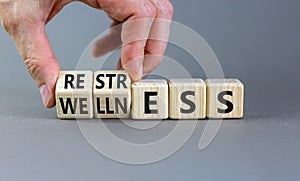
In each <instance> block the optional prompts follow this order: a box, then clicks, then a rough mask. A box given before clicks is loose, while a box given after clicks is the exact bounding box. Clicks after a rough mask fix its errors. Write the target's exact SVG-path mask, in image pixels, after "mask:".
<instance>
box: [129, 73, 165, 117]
mask: <svg viewBox="0 0 300 181" xmlns="http://www.w3.org/2000/svg"><path fill="white" fill-rule="evenodd" d="M131 90H132V110H131V116H132V118H133V119H167V118H168V83H167V81H166V80H150V79H149V80H148V79H146V80H141V81H140V82H134V83H132V86H131Z"/></svg>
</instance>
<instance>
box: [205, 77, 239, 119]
mask: <svg viewBox="0 0 300 181" xmlns="http://www.w3.org/2000/svg"><path fill="white" fill-rule="evenodd" d="M205 82H206V89H207V99H206V100H207V106H206V110H207V112H206V115H207V117H209V118H242V117H243V112H244V85H243V84H242V83H241V82H240V81H239V80H237V79H208V80H206V81H205Z"/></svg>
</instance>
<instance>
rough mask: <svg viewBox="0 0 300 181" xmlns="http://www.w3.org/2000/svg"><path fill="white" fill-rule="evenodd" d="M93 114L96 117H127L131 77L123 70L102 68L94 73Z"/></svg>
mask: <svg viewBox="0 0 300 181" xmlns="http://www.w3.org/2000/svg"><path fill="white" fill-rule="evenodd" d="M93 92H94V115H95V117H96V118H128V117H129V116H130V105H131V79H130V76H129V75H128V74H127V73H126V71H124V70H105V71H104V70H103V71H97V72H95V74H94V85H93Z"/></svg>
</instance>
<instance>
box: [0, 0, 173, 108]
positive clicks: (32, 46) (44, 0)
mask: <svg viewBox="0 0 300 181" xmlns="http://www.w3.org/2000/svg"><path fill="white" fill-rule="evenodd" d="M80 1H81V2H83V3H85V4H87V5H89V6H91V7H94V8H97V9H102V10H104V11H105V12H106V13H107V14H108V15H109V16H110V17H111V18H112V19H113V20H114V22H113V24H112V25H117V24H119V23H123V22H125V23H124V24H123V25H122V27H121V29H120V31H111V34H110V35H108V37H105V38H104V39H102V40H99V41H98V42H97V44H96V47H95V51H94V55H95V56H100V55H103V54H104V53H107V51H110V50H112V49H113V48H114V47H116V46H117V45H118V43H120V42H121V43H122V52H121V60H120V62H119V64H118V68H119V69H121V68H123V69H125V70H126V71H127V72H128V73H129V74H130V76H131V78H132V79H133V80H134V81H138V80H140V79H141V77H142V76H144V75H145V74H148V73H149V72H151V71H152V70H154V69H155V68H156V67H157V66H158V65H159V63H160V62H161V61H162V56H163V54H164V52H165V49H166V46H167V42H166V41H167V39H168V35H169V25H170V24H169V23H167V22H169V21H159V19H165V20H171V18H172V15H173V7H172V4H171V3H170V2H169V1H168V0H80ZM70 2H72V0H27V1H24V0H0V9H1V11H0V19H1V22H2V26H3V27H4V28H5V30H6V31H7V32H8V33H9V34H10V36H11V37H12V39H13V41H14V42H15V44H16V46H17V48H18V51H19V53H20V55H21V58H22V59H23V61H24V64H25V66H26V68H27V69H28V72H29V73H30V75H31V76H32V77H33V78H34V80H35V82H36V84H37V86H38V87H39V88H40V93H41V96H42V100H43V103H44V105H45V107H48V108H51V107H54V106H55V85H56V81H57V78H58V75H59V71H60V66H59V63H58V61H57V59H56V58H55V55H54V53H53V51H52V48H51V45H50V42H49V40H48V37H47V35H46V33H45V25H46V24H47V23H48V22H49V21H50V20H51V19H52V18H53V17H54V16H55V15H56V14H57V13H58V12H59V11H60V10H61V9H62V8H63V7H64V6H66V5H67V4H69V3H70ZM140 20H141V21H140ZM156 20H158V21H156ZM116 34H120V37H121V38H120V41H118V39H116V38H112V37H115V36H116ZM149 37H153V38H152V39H149ZM107 40H115V41H107ZM103 44H104V45H106V46H108V48H106V49H105V51H103V47H101V45H103ZM152 54H153V55H156V56H154V57H155V58H153V57H152V58H151V56H146V55H152ZM146 57H147V58H146Z"/></svg>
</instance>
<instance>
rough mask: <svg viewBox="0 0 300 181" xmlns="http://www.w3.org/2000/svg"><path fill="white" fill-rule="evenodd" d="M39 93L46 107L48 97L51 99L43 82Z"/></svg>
mask: <svg viewBox="0 0 300 181" xmlns="http://www.w3.org/2000/svg"><path fill="white" fill-rule="evenodd" d="M40 94H41V97H42V100H43V104H44V106H45V107H47V106H48V104H49V102H50V99H51V94H50V92H49V90H48V87H47V86H46V85H45V84H44V85H42V86H41V87H40Z"/></svg>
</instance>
